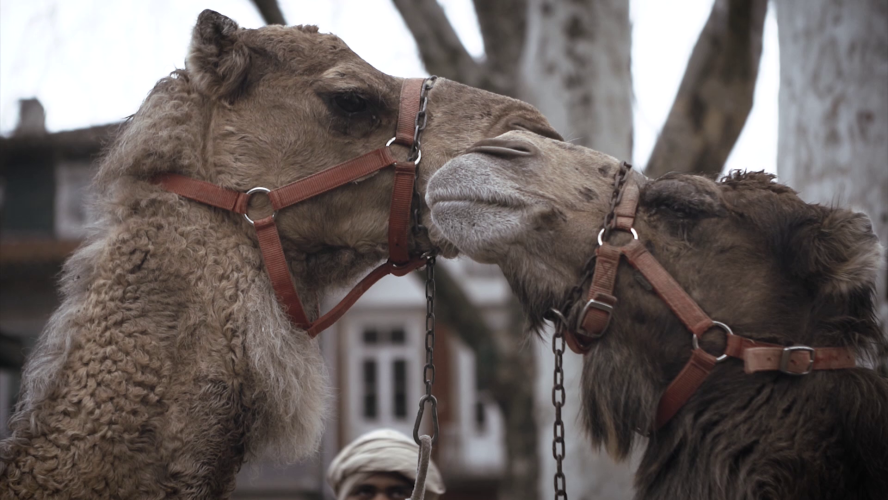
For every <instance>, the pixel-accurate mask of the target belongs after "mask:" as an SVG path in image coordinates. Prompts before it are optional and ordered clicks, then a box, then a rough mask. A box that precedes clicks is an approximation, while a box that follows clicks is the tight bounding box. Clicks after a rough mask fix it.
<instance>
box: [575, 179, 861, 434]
mask: <svg viewBox="0 0 888 500" xmlns="http://www.w3.org/2000/svg"><path fill="white" fill-rule="evenodd" d="M618 175H619V174H618ZM626 175H627V176H628V171H627V172H626ZM618 199H619V201H618V203H617V204H616V208H615V209H614V212H613V213H614V217H613V219H612V220H613V222H612V223H611V225H609V229H611V230H619V231H625V232H631V233H632V236H633V240H632V241H630V242H629V243H628V244H626V245H624V246H620V247H617V246H614V245H611V244H610V243H608V242H606V241H602V235H603V233H604V232H605V230H604V229H602V230H601V233H599V235H598V242H599V247H598V249H597V250H596V256H597V257H596V260H595V272H594V274H593V276H592V283H591V284H590V286H589V293H588V296H587V302H586V305H585V306H584V307H583V309H582V311H581V312H580V316H579V321H578V322H579V325H580V327H579V328H577V333H575V332H573V331H571V329H569V328H568V329H566V330H565V332H564V336H565V342H566V343H567V345H568V346H569V347H570V349H571V350H572V351H574V352H576V353H577V354H585V353H587V352H588V351H589V350H590V349H591V348H592V345H593V343H594V340H596V339H598V338H600V337H601V336H602V335H603V334H604V332H605V330H606V329H607V327H608V325H609V323H610V319H611V315H612V314H613V310H614V307H615V306H616V304H617V298H616V297H614V295H613V293H614V284H615V280H616V277H617V269H618V267H619V264H620V257H621V256H624V257H626V261H627V262H628V263H629V264H630V265H631V266H632V267H634V268H635V269H637V270H638V271H639V272H640V273H641V274H642V275H643V276H644V277H645V279H647V281H648V283H650V285H651V287H652V288H653V289H654V291H655V292H656V293H657V296H659V297H660V298H661V299H662V300H663V301H664V302H666V305H668V306H669V308H670V309H671V310H672V312H673V313H675V315H676V316H678V319H680V320H681V322H682V323H684V325H685V327H686V328H687V329H688V330H690V331H691V334H692V336H691V339H692V344H693V350H692V351H691V358H690V359H689V360H688V362H687V364H685V367H684V368H683V369H682V371H681V372H680V373H679V374H678V376H677V377H675V379H674V380H673V381H672V382H671V383H670V384H669V387H667V388H666V392H664V393H663V396H662V397H661V398H660V404H659V406H658V408H657V418H656V422H655V424H654V429H655V430H656V429H659V428H660V427H662V426H663V425H664V424H665V423H666V422H668V421H669V419H671V418H672V417H673V416H674V415H675V414H676V413H677V412H678V410H679V409H681V407H682V406H684V404H685V403H686V402H687V401H688V399H690V397H691V396H692V395H693V394H694V392H696V390H697V389H698V388H699V387H700V385H701V384H702V383H703V381H704V380H706V377H707V376H709V373H710V372H711V371H712V369H713V367H715V364H716V363H718V362H721V361H723V360H725V359H726V358H728V357H732V358H738V359H742V360H743V361H744V366H745V371H746V373H754V372H757V371H773V370H779V371H781V372H783V373H787V374H790V375H807V374H808V373H810V372H811V371H812V370H835V369H841V368H853V367H854V366H856V363H855V356H854V353H853V352H852V351H851V350H849V349H847V348H845V347H817V348H814V347H808V346H789V347H784V346H782V345H777V344H771V343H767V342H760V341H757V340H752V339H749V338H746V337H741V336H740V335H735V334H734V332H732V331H731V328H730V327H728V325H726V324H724V323H720V322H718V321H713V320H712V319H711V318H710V317H709V316H708V315H707V314H706V313H705V312H703V310H702V309H701V308H700V306H699V305H698V304H697V303H696V302H695V301H694V299H692V298H691V297H690V296H689V295H688V294H687V293H686V292H685V291H684V290H683V289H682V288H681V285H679V284H678V283H677V282H676V281H675V279H673V278H672V276H671V275H670V274H669V273H668V272H667V271H666V270H665V269H663V266H661V265H660V263H659V262H657V259H655V258H654V256H653V255H651V254H650V253H649V252H648V251H647V249H646V248H645V247H644V245H642V244H641V242H640V241H639V240H638V234H637V233H636V232H635V229H633V228H632V226H633V224H634V223H635V213H636V210H637V208H638V200H639V187H638V184H636V183H635V182H633V181H631V180H629V179H627V180H626V184H625V186H624V189H623V191H622V193H621V194H620V195H619V198H618ZM713 328H719V329H721V330H723V331H724V332H725V334H726V336H727V344H726V347H725V352H724V354H722V355H721V356H718V357H715V356H713V355H712V354H709V353H708V352H706V351H704V350H703V349H701V348H700V346H699V339H700V338H701V337H702V336H703V335H704V334H705V333H706V332H708V331H709V330H711V329H713Z"/></svg>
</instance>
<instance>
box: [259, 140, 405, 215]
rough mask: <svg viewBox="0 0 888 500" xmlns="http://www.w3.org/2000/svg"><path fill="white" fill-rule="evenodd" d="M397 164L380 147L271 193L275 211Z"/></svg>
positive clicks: (386, 149) (385, 150)
mask: <svg viewBox="0 0 888 500" xmlns="http://www.w3.org/2000/svg"><path fill="white" fill-rule="evenodd" d="M394 163H395V158H394V156H392V152H391V150H390V149H389V148H387V147H385V148H379V149H374V150H373V151H370V152H369V153H365V154H363V155H361V156H359V157H357V158H353V159H351V160H349V161H347V162H345V163H340V164H339V165H336V166H333V167H330V168H328V169H325V170H322V171H320V172H318V173H316V174H312V175H310V176H308V177H305V178H303V179H299V180H298V181H296V182H292V183H290V184H287V185H286V186H284V187H280V188H277V189H274V190H272V191H271V192H270V193H268V197H269V198H271V205H272V206H273V207H274V209H275V210H280V209H282V208H286V207H289V206H291V205H295V204H296V203H299V202H300V201H304V200H307V199H309V198H312V197H315V196H317V195H319V194H322V193H326V192H327V191H331V190H333V189H336V188H338V187H340V186H342V185H345V184H348V183H349V182H354V181H357V180H359V179H361V178H362V177H366V176H368V175H370V174H372V173H374V172H377V171H379V170H381V169H383V168H385V167H387V166H389V165H392V164H394Z"/></svg>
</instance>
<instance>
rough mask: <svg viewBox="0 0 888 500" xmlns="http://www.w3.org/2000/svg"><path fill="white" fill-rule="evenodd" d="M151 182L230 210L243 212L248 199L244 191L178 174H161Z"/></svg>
mask: <svg viewBox="0 0 888 500" xmlns="http://www.w3.org/2000/svg"><path fill="white" fill-rule="evenodd" d="M152 182H154V183H155V184H159V185H160V186H163V188H164V189H166V190H167V191H169V192H171V193H176V194H178V195H179V196H184V197H185V198H189V199H192V200H194V201H199V202H201V203H204V204H207V205H211V206H214V207H217V208H221V209H224V210H229V211H231V212H236V213H239V214H245V213H246V212H247V201H248V200H249V199H250V197H249V196H247V195H246V194H245V193H241V192H239V191H233V190H231V189H225V188H222V187H219V186H217V185H215V184H210V183H209V182H205V181H200V180H197V179H192V178H191V177H185V176H184V175H179V174H161V175H158V176H156V177H154V179H152Z"/></svg>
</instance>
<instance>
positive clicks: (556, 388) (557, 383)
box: [552, 325, 567, 500]
mask: <svg viewBox="0 0 888 500" xmlns="http://www.w3.org/2000/svg"><path fill="white" fill-rule="evenodd" d="M564 345H565V344H564V329H563V327H561V326H557V325H556V328H555V334H554V335H553V336H552V352H553V353H555V379H554V381H553V383H552V404H553V405H554V406H555V423H554V424H553V426H552V456H553V457H554V458H555V464H556V468H555V500H562V499H563V500H567V479H566V478H565V477H564V470H563V469H562V464H561V463H562V461H563V460H564V456H565V454H566V452H565V448H564V421H562V420H561V408H562V407H563V406H564V400H565V396H566V394H565V390H564V365H563V364H562V362H563V354H564Z"/></svg>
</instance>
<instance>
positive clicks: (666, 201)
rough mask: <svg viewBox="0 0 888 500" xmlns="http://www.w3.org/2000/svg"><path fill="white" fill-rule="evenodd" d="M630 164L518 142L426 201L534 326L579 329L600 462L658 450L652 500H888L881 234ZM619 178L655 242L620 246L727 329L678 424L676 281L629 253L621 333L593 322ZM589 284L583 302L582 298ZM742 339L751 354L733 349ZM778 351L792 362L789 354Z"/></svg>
mask: <svg viewBox="0 0 888 500" xmlns="http://www.w3.org/2000/svg"><path fill="white" fill-rule="evenodd" d="M621 165H622V164H621V162H620V161H618V160H616V159H615V158H613V157H610V156H608V155H605V154H602V153H600V152H597V151H593V150H591V149H586V148H582V147H579V146H575V145H572V144H569V143H565V142H559V141H555V140H550V139H547V138H543V137H540V136H536V135H534V134H530V133H525V132H520V131H516V132H509V133H507V134H504V135H503V136H500V137H498V138H495V139H488V140H482V141H480V142H479V143H478V144H477V145H475V146H473V147H472V148H470V149H469V151H468V152H467V153H466V154H464V155H462V156H459V157H457V158H455V159H453V160H451V161H450V162H449V163H448V164H446V165H445V166H444V167H443V168H442V169H440V170H438V171H437V172H436V173H435V174H434V176H433V177H432V179H431V180H430V181H429V185H428V189H427V192H426V202H427V203H428V205H429V207H430V210H431V212H432V220H433V222H434V224H435V227H436V228H437V229H436V230H437V237H438V238H445V239H446V240H448V241H449V242H450V244H451V245H453V246H455V248H456V249H458V250H459V251H462V252H464V253H465V254H466V255H468V256H469V257H471V258H473V259H476V260H478V261H481V262H487V263H495V264H498V265H499V266H500V267H501V268H502V270H503V272H504V273H505V275H506V277H507V279H508V280H509V283H510V285H511V287H512V289H513V290H514V292H515V293H516V294H517V296H518V297H519V299H520V300H521V302H522V304H523V306H524V307H525V309H526V312H527V315H528V318H529V323H530V325H531V326H532V327H533V328H536V329H537V331H539V328H540V327H541V325H542V324H543V322H544V320H546V319H550V318H557V317H558V315H559V314H560V315H561V316H563V317H564V318H565V320H564V321H565V322H566V324H567V325H568V326H569V329H570V330H571V331H572V332H573V333H572V335H573V337H574V341H575V342H582V343H581V344H578V346H576V347H577V350H578V351H579V352H583V351H584V350H585V351H586V353H585V355H584V358H583V362H584V364H583V377H582V383H581V387H582V392H583V393H582V410H581V417H582V420H583V423H584V427H585V429H586V430H587V432H588V436H589V438H590V440H591V443H592V444H593V446H596V447H604V448H605V449H606V450H607V452H608V453H609V454H610V455H611V456H612V457H614V458H615V459H618V460H619V459H625V458H626V457H627V455H628V454H629V453H630V452H631V450H632V449H633V445H634V444H636V443H637V442H639V438H641V437H642V436H647V437H648V439H647V440H646V446H644V445H643V447H644V451H643V456H642V460H641V462H640V465H639V468H638V470H637V474H636V478H635V485H636V488H637V489H636V498H640V499H642V498H643V499H648V498H650V499H654V498H656V499H682V500H687V499H713V498H719V499H729V500H730V499H737V500H739V499H744V500H746V499H784V500H785V499H839V498H842V499H849V498H861V499H862V498H872V499H875V498H884V495H885V493H886V492H888V425H886V422H888V381H886V379H884V378H882V377H880V376H879V374H878V373H877V372H876V371H875V370H873V369H871V368H869V367H872V366H877V364H878V363H879V362H883V361H884V360H885V356H886V352H888V350H886V348H888V341H886V338H885V335H884V333H883V332H882V331H881V330H880V327H879V325H878V324H877V320H876V315H875V309H874V288H873V287H874V280H875V276H876V274H875V273H876V272H877V269H878V267H879V263H880V262H881V261H882V258H883V257H882V253H881V252H882V250H881V246H880V244H879V241H878V239H877V238H876V236H875V235H874V234H873V231H872V227H871V225H870V222H869V219H868V218H867V217H866V216H865V215H864V214H860V213H855V212H852V211H850V210H847V209H844V208H838V207H827V206H820V205H814V204H807V203H805V202H803V201H802V200H801V199H799V197H798V196H797V195H796V194H795V192H794V191H792V190H791V189H790V188H788V187H786V186H783V185H781V184H778V183H776V182H775V180H774V177H773V176H771V175H768V174H765V173H763V172H758V173H738V172H734V173H732V174H731V175H728V176H726V177H725V178H723V179H722V180H721V181H720V182H714V181H712V180H710V179H707V178H704V177H700V176H692V175H683V174H674V173H673V174H667V175H665V176H663V177H661V178H659V179H655V180H654V179H647V178H645V176H643V175H642V174H640V173H638V172H635V171H633V170H628V171H627V170H626V167H625V166H621ZM618 172H628V173H627V174H623V173H621V174H620V175H621V177H619V178H625V179H626V181H625V184H624V185H623V188H622V189H621V192H622V193H623V195H622V196H621V197H620V202H619V204H617V205H616V206H617V210H616V215H617V216H618V218H619V217H623V216H624V215H625V213H623V212H621V211H620V207H622V206H624V203H625V204H631V201H623V200H624V199H627V197H628V198H632V197H631V196H630V194H627V193H629V191H628V189H629V188H628V186H629V185H631V184H634V185H635V186H637V188H638V190H637V191H635V192H636V193H638V197H637V198H636V199H637V200H638V208H637V212H636V211H635V210H633V212H634V217H635V219H634V223H632V224H631V225H630V227H631V228H632V229H633V230H635V233H633V234H637V239H635V238H634V236H633V234H630V233H629V232H627V231H626V230H625V229H627V228H626V227H625V225H624V226H623V229H624V230H622V231H617V230H614V231H612V234H611V235H610V236H609V238H610V239H609V240H607V238H608V236H605V238H606V241H609V242H611V244H612V245H613V246H617V247H621V246H622V247H621V248H627V249H632V250H633V252H636V251H637V253H633V254H632V257H631V258H632V259H636V260H637V261H638V262H640V260H641V258H640V257H638V256H640V255H647V256H653V257H654V258H655V259H656V260H657V261H659V263H660V265H661V266H662V268H664V269H665V270H666V271H667V272H668V274H669V275H671V276H672V278H674V280H675V281H676V282H677V285H678V286H679V287H680V288H682V289H683V290H684V291H685V292H686V293H687V294H688V295H689V296H690V298H691V300H692V301H695V302H696V303H697V305H698V306H699V308H701V309H702V311H704V312H705V314H708V315H709V316H710V317H711V319H713V320H717V321H719V322H722V323H723V324H724V325H726V327H725V328H722V327H719V328H711V329H710V328H709V327H704V332H705V333H703V334H702V339H700V340H699V344H700V346H701V348H702V349H703V350H704V351H705V352H706V354H705V355H704V357H708V358H711V359H712V361H713V362H714V367H712V368H711V372H710V373H709V374H708V376H706V377H705V378H704V379H703V380H702V383H701V385H700V386H699V387H698V388H696V390H695V391H692V392H691V393H690V395H689V397H688V399H687V400H686V401H685V402H684V404H683V405H679V406H678V407H677V410H676V411H675V412H674V414H673V415H672V416H671V418H670V416H669V414H668V413H665V414H664V416H665V419H664V420H660V419H659V417H660V415H661V413H660V411H661V410H663V409H664V408H667V407H669V406H670V404H671V403H669V401H671V400H667V399H666V398H663V395H664V393H665V392H666V391H667V388H669V387H670V384H671V382H672V381H673V380H674V379H676V378H677V377H678V376H679V373H680V372H682V371H684V367H685V365H686V363H687V362H688V361H689V359H690V358H692V357H694V356H696V353H697V352H698V351H695V350H693V345H694V342H696V341H697V337H693V338H692V335H691V333H690V332H689V328H688V327H686V326H685V324H684V323H683V322H682V321H680V320H679V317H678V316H677V314H676V313H674V312H673V309H672V308H671V307H669V306H667V304H666V302H665V299H663V298H661V290H662V289H663V287H662V282H664V278H662V277H658V278H657V279H656V280H654V279H651V276H652V274H651V273H648V272H642V271H641V270H640V269H642V267H641V266H640V264H639V265H636V264H630V262H629V261H630V260H631V259H630V254H629V253H627V252H628V250H626V251H625V252H623V253H622V257H621V254H618V256H617V258H618V259H620V260H618V261H617V264H615V266H614V268H615V269H616V274H615V276H616V278H615V279H616V281H615V288H614V291H613V296H614V297H616V301H615V304H612V306H613V312H612V314H611V315H610V324H609V325H608V326H606V327H605V329H604V330H603V331H601V330H594V329H590V328H591V327H587V323H586V322H585V318H586V315H585V313H584V314H583V315H582V316H581V312H583V311H582V310H583V308H584V307H585V304H587V301H586V296H585V295H584V294H585V293H586V290H588V288H589V287H590V284H589V283H590V282H595V281H594V280H591V281H590V279H589V274H588V273H587V270H588V269H591V265H587V261H589V260H590V257H591V256H592V255H593V254H596V252H597V255H598V257H597V260H601V259H603V258H604V257H603V255H605V254H604V253H602V252H604V247H601V249H599V250H597V251H596V249H597V248H598V247H599V243H598V240H597V238H598V235H599V232H600V231H599V230H600V229H601V228H602V224H603V221H604V218H605V215H606V214H608V213H609V212H610V207H611V202H612V199H614V197H613V196H612V194H613V193H614V192H615V179H619V178H618V177H616V176H617V175H618ZM618 227H619V226H618ZM452 251H456V250H452ZM590 264H595V262H594V261H592V262H590ZM596 265H597V264H596ZM596 279H597V278H596ZM578 284H579V285H580V290H581V292H582V294H581V296H577V294H576V293H575V292H573V290H575V289H574V287H575V285H578ZM596 296H598V295H596ZM601 300H603V299H601ZM552 308H554V309H555V310H556V311H558V313H557V314H556V313H554V312H551V310H552ZM592 309H600V310H601V309H606V308H604V307H603V306H602V305H601V303H600V302H599V303H597V304H594V305H593V306H592ZM586 310H587V311H588V310H589V309H588V308H587V309H586ZM547 313H548V314H547ZM596 314H598V313H596ZM683 317H684V316H683ZM555 321H556V322H560V320H558V319H556V320H555ZM581 321H582V323H580V322H581ZM590 324H591V323H590ZM580 325H582V332H583V333H581V332H580V331H579V326H580ZM710 326H713V325H710ZM714 326H719V325H714ZM728 328H730V329H732V330H733V334H734V335H733V337H732V338H733V340H731V341H730V342H729V341H728V340H726V339H728V337H729V336H728V335H727V331H728ZM584 334H585V335H584ZM742 337H745V338H747V339H749V340H748V341H743V342H745V343H744V344H736V343H733V342H734V341H735V340H738V339H741V338H742ZM692 341H694V342H692ZM727 344H731V345H742V347H743V349H747V348H749V349H750V350H749V351H746V350H744V351H740V352H742V354H743V355H744V356H747V355H748V354H749V353H767V354H768V359H767V361H768V363H770V368H767V369H766V370H765V371H755V370H756V368H755V366H754V365H753V364H752V363H753V361H754V360H755V359H760V358H755V357H754V356H751V355H749V356H747V357H745V358H744V361H741V360H739V359H735V358H734V357H733V355H734V354H732V355H731V356H727V354H728V345H727ZM770 344H775V345H776V346H777V347H776V352H778V353H782V354H777V356H776V357H774V356H772V355H771V354H770V353H773V352H775V351H774V349H775V348H773V347H767V346H768V345H770ZM783 346H813V347H816V348H818V349H820V348H826V349H823V350H821V351H819V352H826V351H828V350H830V349H833V350H834V351H832V352H844V353H846V354H847V356H848V358H847V359H845V360H844V361H843V362H844V363H845V366H846V367H844V368H842V369H820V368H824V367H826V368H829V367H830V366H828V365H825V364H822V363H821V361H823V362H824V363H826V362H829V361H830V358H829V357H823V358H822V359H821V354H813V355H810V356H811V357H810V359H809V354H808V353H807V352H805V351H796V350H791V351H786V350H785V349H784V347H783ZM756 349H758V350H756ZM692 352H694V354H693V355H692ZM732 352H733V351H732ZM723 353H724V355H723ZM787 353H788V354H787ZM571 354H572V353H571V352H569V351H568V352H566V354H565V355H571ZM784 356H786V357H785V358H784ZM754 358H755V359H754ZM815 358H816V359H815ZM855 358H856V360H855ZM835 359H838V358H835ZM716 360H719V361H717V362H716ZM777 362H781V363H784V362H786V363H787V364H786V365H785V366H784V365H779V366H780V368H783V369H785V370H786V373H783V372H781V371H780V370H779V369H777V366H778V365H777ZM809 362H810V363H811V365H809V364H808V363H809ZM855 362H856V363H857V364H858V367H856V368H848V367H847V366H850V365H853V364H854V363H855ZM812 366H813V368H814V369H813V371H810V372H809V373H807V374H804V375H802V374H803V373H804V372H805V371H806V369H811V368H812ZM835 368H841V367H840V366H835ZM692 371H693V370H691V372H692ZM749 371H753V372H754V373H749ZM689 373H690V372H689ZM673 394H674V393H673ZM661 399H662V402H661ZM655 417H657V418H656V424H655ZM644 442H645V441H644V440H641V443H644ZM567 459H568V460H569V459H570V457H567ZM569 480H570V478H568V481H569Z"/></svg>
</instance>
